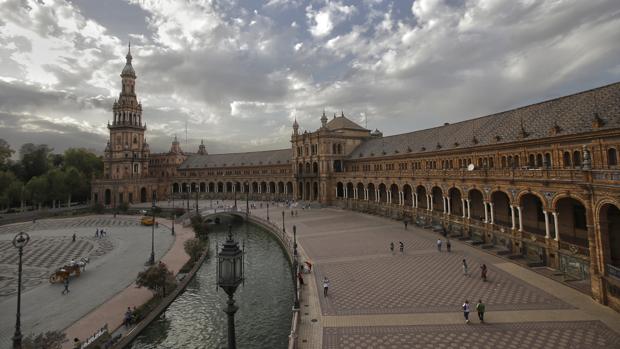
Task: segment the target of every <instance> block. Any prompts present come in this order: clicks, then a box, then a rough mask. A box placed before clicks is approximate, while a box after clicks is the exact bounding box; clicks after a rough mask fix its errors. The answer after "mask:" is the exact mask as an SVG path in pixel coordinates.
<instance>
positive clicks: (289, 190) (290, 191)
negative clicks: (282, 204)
mask: <svg viewBox="0 0 620 349" xmlns="http://www.w3.org/2000/svg"><path fill="white" fill-rule="evenodd" d="M286 192H287V193H288V194H289V195H293V182H286Z"/></svg>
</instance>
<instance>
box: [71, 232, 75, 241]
mask: <svg viewBox="0 0 620 349" xmlns="http://www.w3.org/2000/svg"><path fill="white" fill-rule="evenodd" d="M71 242H75V233H73V236H72V237H71Z"/></svg>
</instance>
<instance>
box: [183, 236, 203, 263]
mask: <svg viewBox="0 0 620 349" xmlns="http://www.w3.org/2000/svg"><path fill="white" fill-rule="evenodd" d="M204 245H205V244H204V243H203V242H202V241H200V240H199V239H189V240H187V241H185V243H184V244H183V247H184V248H185V252H186V253H187V254H188V255H189V257H190V258H191V259H192V260H194V261H195V260H198V258H200V254H201V253H202V250H204Z"/></svg>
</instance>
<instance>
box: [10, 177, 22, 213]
mask: <svg viewBox="0 0 620 349" xmlns="http://www.w3.org/2000/svg"><path fill="white" fill-rule="evenodd" d="M24 189H25V188H24V182H22V181H20V180H19V179H16V180H15V181H13V182H11V184H10V185H9V187H8V188H7V196H8V198H9V205H13V204H14V203H19V206H20V207H21V209H22V210H23V209H24V200H25V199H26V198H25V197H24V191H25V190H24Z"/></svg>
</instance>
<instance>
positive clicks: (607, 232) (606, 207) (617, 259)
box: [596, 200, 620, 268]
mask: <svg viewBox="0 0 620 349" xmlns="http://www.w3.org/2000/svg"><path fill="white" fill-rule="evenodd" d="M596 216H597V225H598V228H599V231H600V233H601V240H602V246H603V249H604V250H603V257H604V263H605V264H609V265H611V266H613V267H616V268H620V203H617V202H614V201H612V200H604V201H602V202H601V203H600V204H599V205H598V209H597V212H596Z"/></svg>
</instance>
